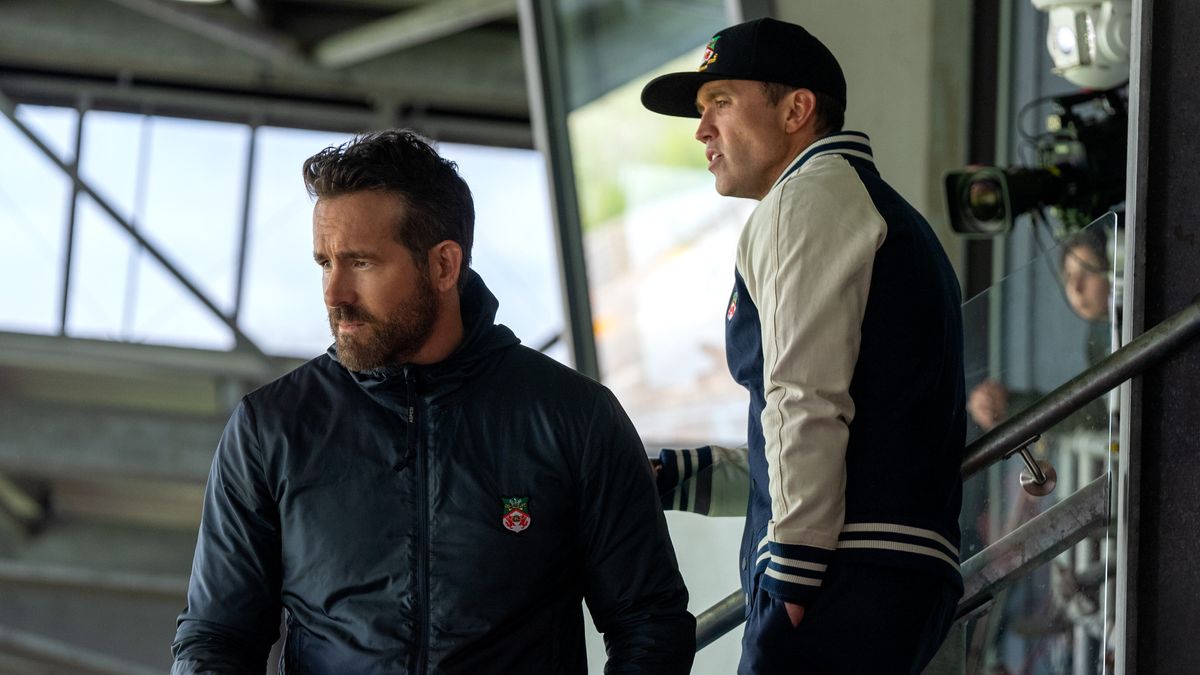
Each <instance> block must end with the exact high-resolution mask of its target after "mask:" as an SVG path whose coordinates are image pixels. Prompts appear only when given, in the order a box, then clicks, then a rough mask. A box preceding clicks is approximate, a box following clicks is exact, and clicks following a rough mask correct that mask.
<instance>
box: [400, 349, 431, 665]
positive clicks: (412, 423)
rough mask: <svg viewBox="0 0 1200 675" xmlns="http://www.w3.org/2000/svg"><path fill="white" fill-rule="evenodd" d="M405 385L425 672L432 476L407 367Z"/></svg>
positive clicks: (419, 650) (420, 644)
mask: <svg viewBox="0 0 1200 675" xmlns="http://www.w3.org/2000/svg"><path fill="white" fill-rule="evenodd" d="M404 384H405V388H406V389H407V393H408V434H409V439H410V441H409V446H408V447H409V448H410V449H411V451H412V452H413V454H414V455H415V456H416V469H417V514H418V515H417V547H418V550H417V584H418V588H419V590H418V593H419V595H418V601H417V604H418V606H419V607H420V610H419V611H420V613H421V620H420V624H419V629H418V630H419V636H418V641H417V672H418V673H422V674H424V673H425V672H426V671H427V669H428V668H429V632H430V623H431V620H430V616H429V613H430V603H429V476H428V475H427V467H426V466H425V453H424V452H423V450H422V448H421V442H420V439H421V434H420V433H418V432H417V402H416V398H415V397H414V396H413V387H412V377H411V376H410V373H409V370H408V368H405V369H404Z"/></svg>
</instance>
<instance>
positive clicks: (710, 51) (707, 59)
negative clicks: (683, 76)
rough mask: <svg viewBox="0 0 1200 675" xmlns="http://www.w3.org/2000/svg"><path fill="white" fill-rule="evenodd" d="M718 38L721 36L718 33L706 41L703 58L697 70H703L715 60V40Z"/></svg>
mask: <svg viewBox="0 0 1200 675" xmlns="http://www.w3.org/2000/svg"><path fill="white" fill-rule="evenodd" d="M720 39H721V36H720V35H718V36H716V37H714V38H713V39H711V40H709V41H708V46H706V47H705V48H704V60H703V61H701V62H700V67H699V68H697V69H696V70H697V71H698V72H701V73H702V72H704V71H705V70H706V69H708V66H709V65H711V64H712V63H713V62H715V61H716V60H717V40H720Z"/></svg>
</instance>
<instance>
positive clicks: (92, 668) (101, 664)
mask: <svg viewBox="0 0 1200 675" xmlns="http://www.w3.org/2000/svg"><path fill="white" fill-rule="evenodd" d="M0 653H5V654H11V655H15V656H20V657H23V658H25V659H28V660H31V661H34V662H36V663H38V664H41V665H43V666H46V667H47V668H48V669H49V671H50V672H68V673H78V674H79V675H152V674H154V673H157V672H158V671H156V670H154V669H152V668H147V667H145V666H142V665H139V664H134V663H130V662H128V661H124V660H122V659H117V658H114V657H112V656H109V655H107V654H102V653H100V652H96V651H92V650H90V649H84V648H82V647H80V646H78V645H73V644H69V643H66V642H62V641H61V640H54V639H51V638H48V637H45V636H43V635H38V634H35V633H29V632H26V631H20V630H16V629H13V628H8V627H6V626H0Z"/></svg>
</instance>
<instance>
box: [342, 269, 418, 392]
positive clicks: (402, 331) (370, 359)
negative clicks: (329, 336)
mask: <svg viewBox="0 0 1200 675" xmlns="http://www.w3.org/2000/svg"><path fill="white" fill-rule="evenodd" d="M437 317H438V303H437V297H436V295H435V293H434V290H433V282H432V280H430V278H429V273H428V272H424V273H422V274H420V275H419V276H418V285H417V288H416V292H415V293H414V294H413V297H412V299H411V300H408V301H406V302H404V303H403V304H401V305H400V307H398V308H397V309H396V310H395V311H394V312H392V313H390V314H388V315H387V316H385V317H383V318H377V317H375V316H374V315H372V314H370V313H369V312H367V311H366V310H364V309H362V308H360V307H358V306H357V305H343V306H341V307H334V308H331V309H330V310H329V330H330V331H332V332H333V339H334V342H335V343H336V344H337V358H338V361H339V362H341V364H342V365H343V366H345V367H346V368H349V369H350V370H353V371H355V372H360V373H361V372H366V371H368V370H375V369H377V368H382V367H384V366H393V365H400V364H403V363H407V362H408V361H410V360H411V359H412V357H413V356H415V355H416V353H417V352H418V351H420V350H421V348H422V347H424V346H425V343H426V342H428V341H429V337H430V335H432V334H433V326H434V323H435V322H436V320H437ZM341 322H361V323H363V324H364V326H363V328H362V329H360V330H358V331H356V334H354V335H347V334H343V333H339V332H338V329H337V326H338V324H339V323H341Z"/></svg>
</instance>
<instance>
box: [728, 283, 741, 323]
mask: <svg viewBox="0 0 1200 675" xmlns="http://www.w3.org/2000/svg"><path fill="white" fill-rule="evenodd" d="M737 301H738V292H737V289H736V288H735V289H733V295H731V296H729V309H728V310H726V311H725V320H726V321H732V320H733V315H734V314H737Z"/></svg>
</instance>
